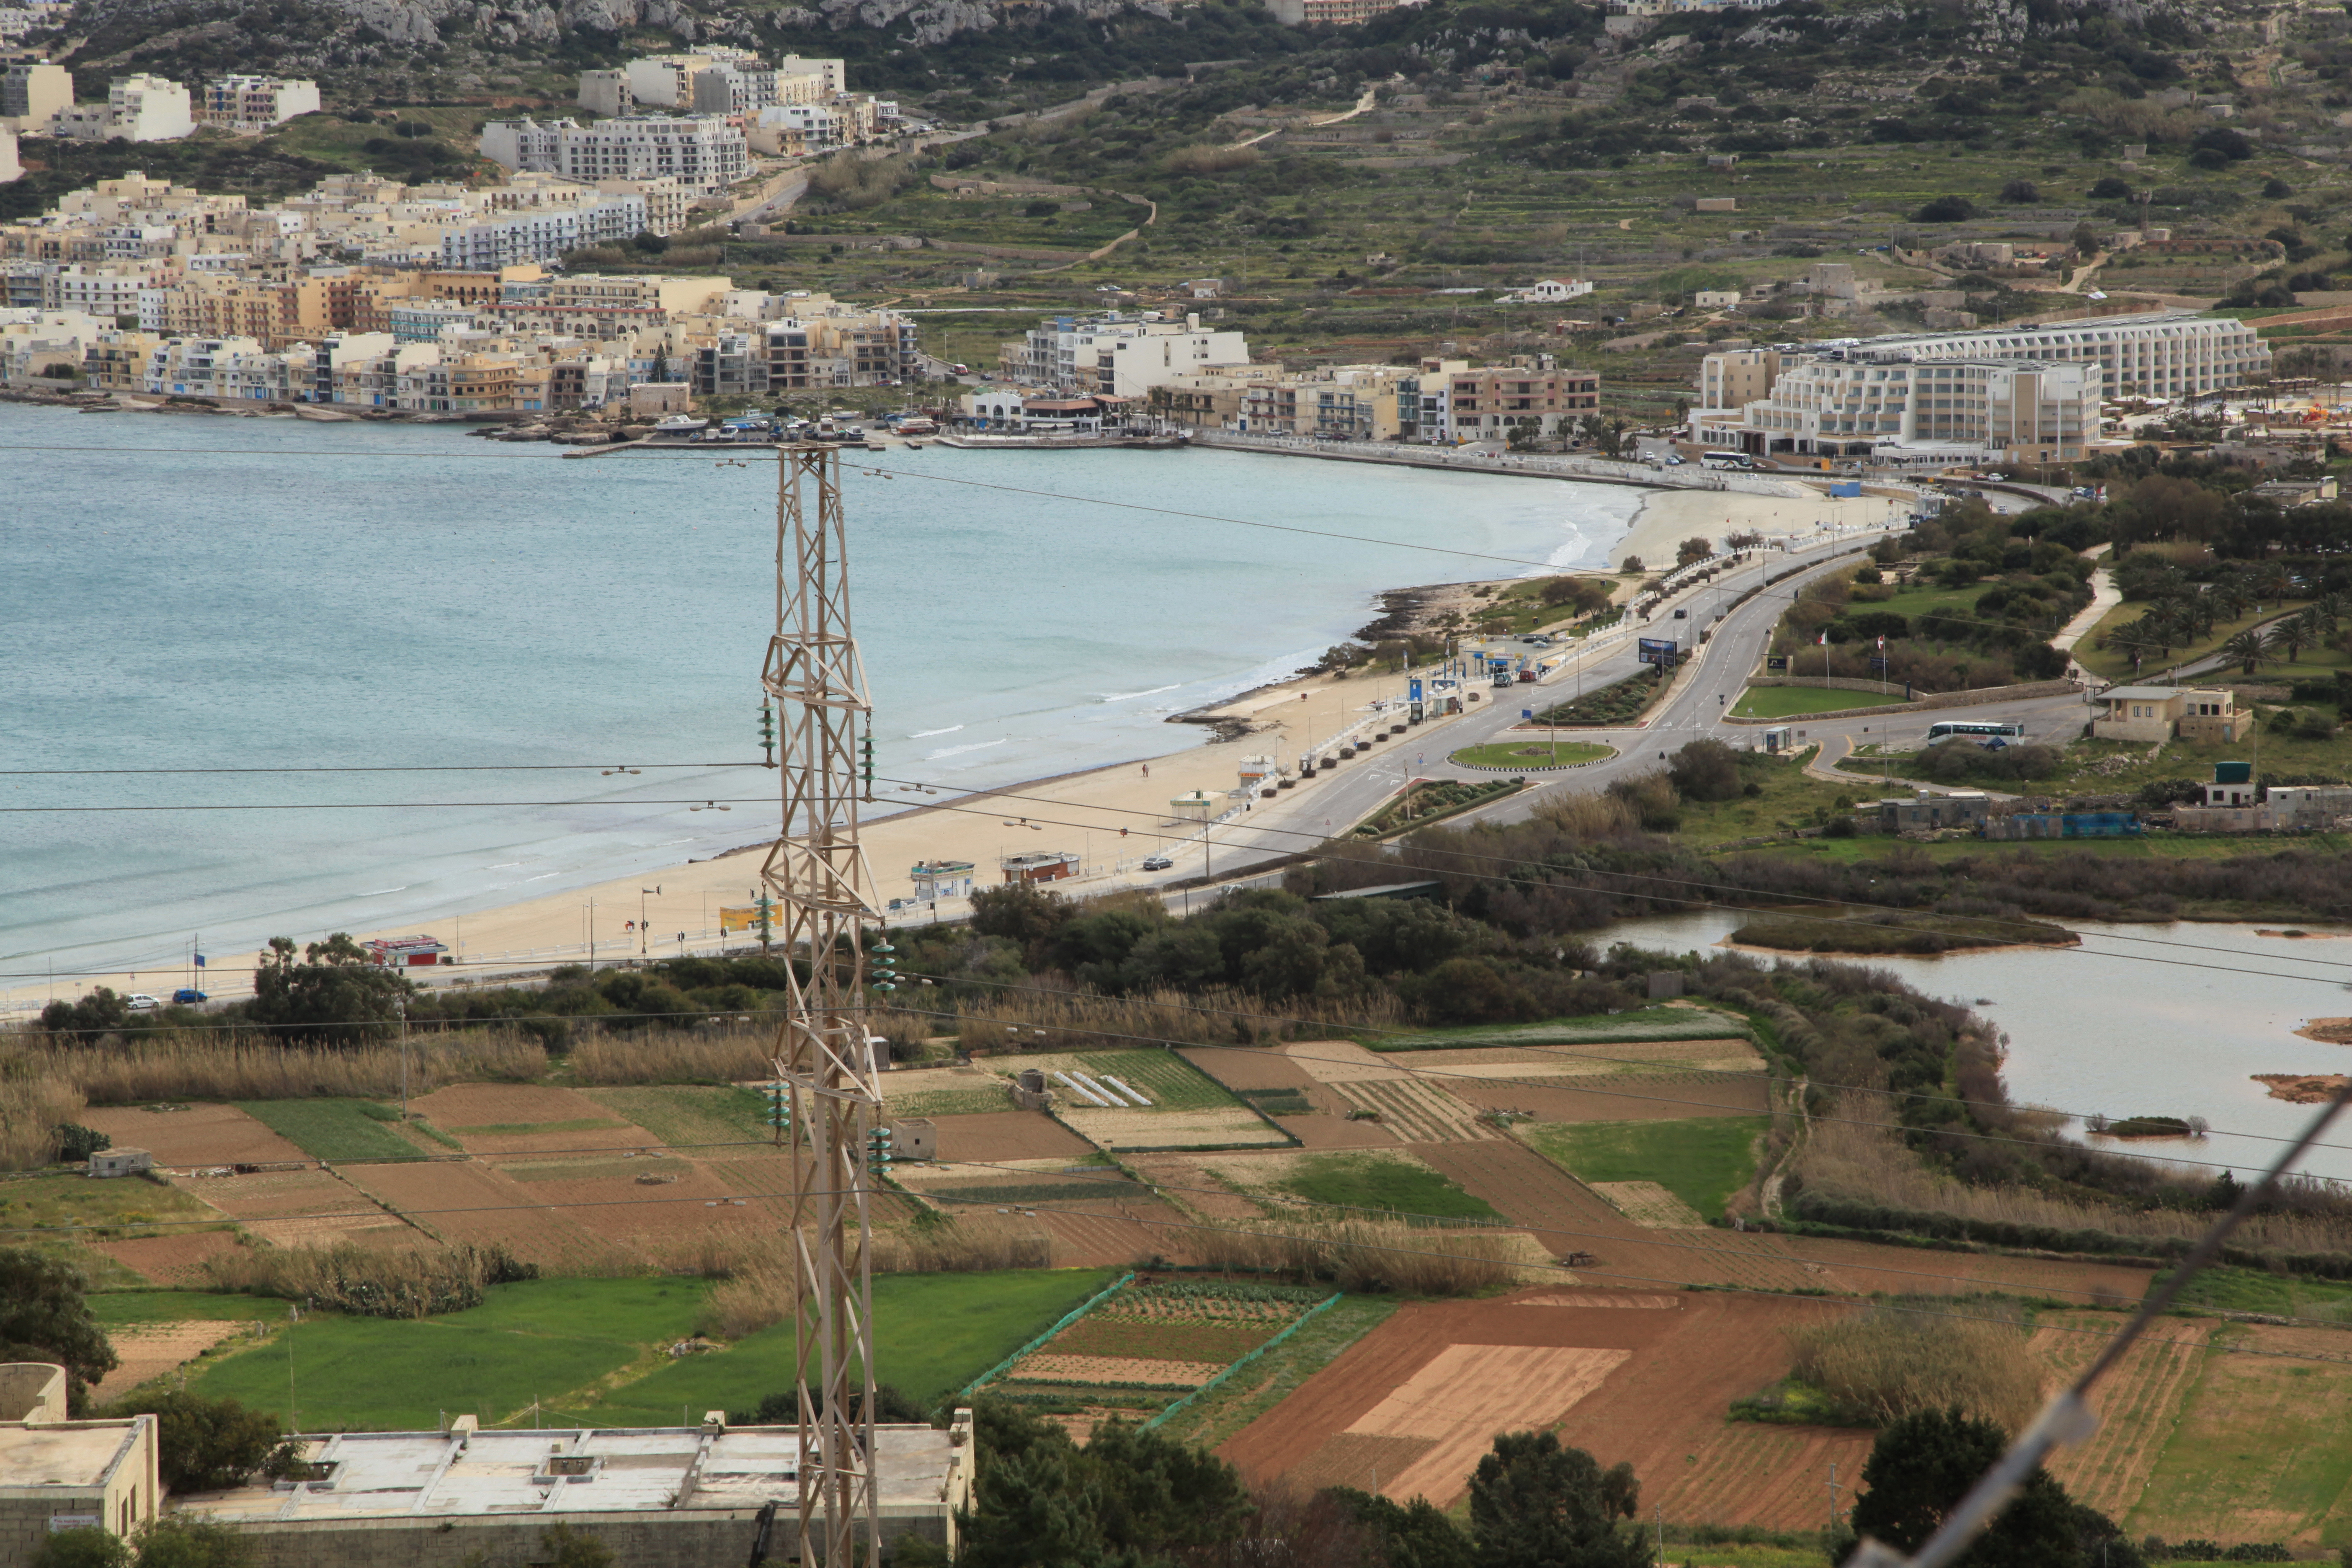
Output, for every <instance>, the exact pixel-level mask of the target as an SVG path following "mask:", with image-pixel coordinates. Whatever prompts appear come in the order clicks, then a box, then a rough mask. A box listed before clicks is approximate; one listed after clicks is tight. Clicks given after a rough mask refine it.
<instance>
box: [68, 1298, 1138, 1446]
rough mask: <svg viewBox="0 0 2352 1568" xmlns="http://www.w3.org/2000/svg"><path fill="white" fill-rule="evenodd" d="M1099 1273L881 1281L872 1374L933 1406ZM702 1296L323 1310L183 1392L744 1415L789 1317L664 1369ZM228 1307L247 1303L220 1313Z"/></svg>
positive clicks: (782, 1356)
mask: <svg viewBox="0 0 2352 1568" xmlns="http://www.w3.org/2000/svg"><path fill="white" fill-rule="evenodd" d="M1111 1278H1112V1276H1111V1275H1110V1274H1109V1273H1108V1271H1106V1270H1103V1269H1055V1270H1033V1271H1021V1272H1010V1273H1002V1274H891V1275H884V1276H881V1277H878V1278H877V1279H876V1280H875V1281H874V1310H875V1320H876V1322H875V1328H876V1334H877V1342H878V1343H879V1344H880V1346H881V1364H880V1366H879V1368H878V1370H879V1372H880V1373H881V1375H882V1377H883V1379H884V1380H885V1381H887V1382H889V1383H893V1384H897V1385H898V1386H899V1387H900V1388H902V1389H904V1390H905V1391H906V1392H907V1393H908V1394H912V1395H914V1396H915V1397H916V1398H919V1399H925V1400H929V1399H937V1398H940V1397H941V1396H942V1395H944V1394H950V1393H953V1392H954V1391H955V1390H956V1389H958V1388H961V1387H962V1386H963V1384H966V1383H969V1382H970V1381H971V1379H972V1378H974V1377H977V1376H979V1375H980V1374H981V1373H983V1372H985V1371H987V1370H988V1369H989V1368H990V1367H991V1366H992V1365H994V1364H995V1363H997V1362H999V1361H1001V1360H1003V1358H1004V1357H1005V1356H1008V1355H1010V1354H1012V1353H1013V1352H1014V1351H1016V1350H1018V1349H1019V1348H1020V1347H1021V1346H1022V1344H1024V1342H1027V1341H1028V1340H1029V1339H1030V1338H1032V1337H1034V1335H1036V1334H1039V1333H1041V1332H1043V1331H1045V1329H1046V1328H1047V1327H1048V1326H1049V1325H1050V1324H1051V1323H1052V1322H1053V1321H1054V1320H1055V1319H1056V1318H1058V1317H1060V1316H1061V1315H1062V1314H1063V1313H1065V1312H1066V1311H1068V1310H1070V1309H1072V1308H1073V1307H1076V1305H1078V1304H1079V1303H1080V1302H1081V1301H1084V1300H1086V1299H1087V1297H1088V1296H1090V1295H1092V1294H1093V1293H1094V1292H1096V1291H1097V1290H1099V1289H1101V1288H1102V1287H1103V1285H1104V1284H1106V1283H1108V1280H1109V1279H1111ZM705 1289H706V1288H705V1287H704V1285H703V1284H702V1283H701V1282H700V1281H698V1280H694V1279H674V1278H661V1279H535V1280H530V1281H526V1282H524V1283H520V1284H515V1285H499V1286H494V1287H492V1288H491V1289H490V1291H489V1292H488V1300H486V1301H484V1302H483V1304H482V1305H480V1306H478V1307H474V1308H470V1309H468V1310H465V1311H462V1312H451V1313H448V1314H446V1315H445V1316H442V1317H438V1318H427V1319H424V1320H422V1321H399V1320H392V1319H383V1318H347V1317H335V1316H328V1315H323V1314H322V1315H319V1316H314V1317H312V1318H310V1319H309V1320H308V1321H304V1322H302V1323H299V1324H298V1325H296V1326H294V1327H292V1328H289V1329H288V1330H287V1331H285V1332H283V1333H281V1334H279V1335H278V1337H277V1338H276V1339H274V1340H273V1341H271V1342H270V1343H268V1344H267V1345H264V1346H260V1347H257V1348H256V1349H253V1350H248V1351H243V1352H238V1353H237V1354H235V1355H231V1356H226V1357H223V1358H221V1359H219V1360H218V1361H216V1362H214V1363H210V1364H209V1365H207V1366H206V1367H205V1369H204V1371H203V1372H202V1373H198V1374H196V1375H194V1378H193V1380H192V1382H191V1384H190V1386H191V1387H194V1389H196V1390H197V1391H198V1392H199V1393H203V1394H215V1395H218V1394H229V1395H233V1396H235V1397H236V1398H237V1399H238V1400H240V1401H242V1402H244V1403H245V1404H247V1405H253V1406H255V1407H257V1408H259V1409H264V1410H268V1411H271V1412H273V1413H275V1414H276V1415H278V1416H279V1417H280V1418H281V1419H283V1418H284V1417H285V1415H286V1413H287V1408H288V1405H287V1400H288V1391H287V1379H288V1370H289V1362H290V1364H291V1368H292V1377H293V1395H294V1399H295V1401H296V1407H297V1408H298V1409H299V1413H300V1418H301V1423H302V1426H303V1427H304V1429H306V1430H309V1431H335V1430H351V1431H370V1430H373V1431H406V1430H424V1431H430V1430H432V1429H433V1428H434V1427H435V1426H436V1424H437V1423H438V1421H439V1419H440V1417H441V1415H443V1414H444V1413H446V1414H448V1415H459V1414H461V1413H464V1412H467V1411H471V1412H473V1413H475V1414H476V1415H479V1416H480V1417H481V1418H482V1423H483V1425H484V1426H489V1425H492V1424H494V1423H497V1422H499V1421H510V1420H511V1419H512V1418H513V1417H515V1416H516V1415H519V1414H520V1415H521V1416H522V1418H523V1419H524V1420H526V1421H527V1420H529V1419H530V1415H529V1411H530V1404H531V1401H532V1400H534V1399H538V1400H542V1401H544V1402H545V1408H546V1409H547V1412H548V1418H549V1419H550V1420H551V1421H571V1422H575V1423H578V1422H589V1423H595V1424H599V1425H603V1426H667V1425H670V1424H671V1423H672V1422H674V1421H676V1420H677V1412H678V1410H679V1408H680V1406H685V1407H686V1409H687V1412H688V1415H687V1418H688V1420H689V1421H693V1420H699V1419H700V1418H701V1415H702V1413H703V1412H704V1411H706V1410H717V1409H723V1408H731V1409H737V1410H740V1409H745V1408H748V1407H749V1406H751V1405H755V1404H757V1403H758V1401H759V1399H760V1397H761V1395H762V1394H768V1393H771V1392H772V1391H774V1390H776V1389H779V1388H782V1387H784V1386H786V1385H787V1384H789V1383H790V1382H791V1380H792V1363H793V1331H792V1327H791V1325H790V1324H780V1325H778V1326H777V1327H775V1328H772V1329H766V1330H763V1331H761V1332H759V1333H756V1334H753V1335H751V1336H750V1337H749V1338H747V1339H745V1340H743V1341H742V1342H740V1343H738V1344H736V1345H733V1346H731V1347H730V1348H728V1349H726V1350H721V1351H714V1352H709V1353H707V1354H704V1355H698V1356H693V1357H689V1358H687V1359H685V1360H682V1361H676V1362H673V1361H671V1360H670V1359H669V1358H668V1357H667V1354H666V1353H664V1352H665V1347H667V1345H669V1344H671V1343H673V1342H676V1341H677V1340H680V1339H683V1338H685V1337H686V1336H688V1334H690V1333H692V1332H693V1331H694V1329H695V1325H696V1322H697V1321H698V1319H699V1318H700V1316H701V1312H702V1304H703V1298H704V1294H705ZM141 1294H144V1295H149V1296H163V1295H167V1294H172V1293H169V1292H144V1293H141ZM105 1299H106V1298H103V1297H101V1298H100V1300H105ZM211 1300H213V1301H215V1302H218V1303H223V1305H222V1306H221V1307H220V1308H219V1309H218V1311H219V1315H223V1316H229V1317H253V1316H259V1315H264V1314H267V1313H268V1312H271V1311H273V1310H278V1304H277V1303H274V1302H268V1301H265V1300H263V1299H262V1298H259V1297H215V1298H212V1299H211ZM235 1302H242V1303H243V1310H237V1311H231V1310H227V1305H226V1304H228V1303H235ZM131 1310H134V1311H137V1310H157V1309H152V1308H149V1307H146V1306H144V1305H134V1306H133V1307H132V1308H131ZM207 1315H211V1314H210V1313H207ZM120 1321H147V1320H141V1319H133V1318H125V1319H121V1320H120Z"/></svg>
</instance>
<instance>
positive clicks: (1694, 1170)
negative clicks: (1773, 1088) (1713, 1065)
mask: <svg viewBox="0 0 2352 1568" xmlns="http://www.w3.org/2000/svg"><path fill="white" fill-rule="evenodd" d="M1768 1126H1769V1122H1768V1121H1766V1120H1765V1119H1764V1118H1762V1117H1755V1118H1749V1117H1700V1118H1694V1119H1691V1120H1688V1121H1615V1122H1604V1123H1601V1124H1599V1125H1591V1126H1579V1125H1575V1124H1563V1123H1560V1122H1553V1121H1534V1122H1527V1123H1523V1124H1521V1125H1520V1126H1518V1127H1517V1128H1515V1129H1514V1130H1513V1131H1515V1132H1516V1133H1517V1135H1518V1136H1519V1137H1520V1138H1521V1139H1523V1140H1524V1141H1525V1142H1527V1143H1528V1145H1529V1146H1530V1147H1532V1148H1534V1149H1535V1150H1536V1151H1537V1152H1538V1153H1541V1154H1542V1155H1544V1157H1545V1158H1547V1159H1549V1160H1552V1161H1554V1162H1556V1163H1559V1165H1560V1166H1561V1167H1563V1168H1564V1169H1566V1170H1568V1171H1570V1172H1572V1173H1575V1174H1576V1175H1578V1176H1580V1177H1581V1178H1583V1179H1584V1180H1585V1181H1588V1182H1655V1183H1657V1184H1659V1185H1661V1186H1663V1187H1664V1188H1665V1189H1666V1190H1667V1191H1668V1192H1670V1193H1672V1194H1674V1195H1675V1196H1676V1197H1678V1198H1680V1199H1681V1200H1682V1201H1683V1202H1684V1203H1685V1204H1688V1205H1690V1206H1691V1207H1692V1208H1694V1209H1696V1210H1697V1211H1698V1213H1699V1215H1700V1216H1701V1217H1702V1218H1705V1219H1712V1218H1715V1217H1716V1216H1717V1215H1721V1214H1722V1213H1723V1205H1725V1204H1726V1203H1727V1202H1728V1201H1729V1200H1730V1198H1731V1195H1732V1194H1734V1193H1737V1192H1738V1191H1739V1190H1740V1189H1741V1188H1742V1187H1745V1186H1746V1185H1747V1184H1748V1182H1749V1180H1750V1179H1752V1178H1753V1177H1754V1175H1755V1173H1756V1155H1755V1148H1756V1144H1757V1141H1758V1140H1759V1139H1760V1138H1761V1137H1762V1136H1763V1134H1764V1131H1765V1130H1766V1128H1767V1127H1768Z"/></svg>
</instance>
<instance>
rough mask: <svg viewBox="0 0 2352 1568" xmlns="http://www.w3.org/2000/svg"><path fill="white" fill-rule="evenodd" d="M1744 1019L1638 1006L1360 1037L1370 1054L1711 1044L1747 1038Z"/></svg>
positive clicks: (1696, 1010)
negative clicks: (1624, 1010)
mask: <svg viewBox="0 0 2352 1568" xmlns="http://www.w3.org/2000/svg"><path fill="white" fill-rule="evenodd" d="M1747 1034H1748V1020H1747V1019H1745V1018H1743V1017H1740V1016H1738V1014H1736V1013H1720V1012H1717V1011H1716V1010H1715V1009H1714V1008H1712V1007H1640V1008H1636V1009H1634V1010H1633V1011H1632V1012H1627V1013H1595V1014H1590V1015H1587V1016H1583V1017H1580V1018H1553V1019H1549V1020H1548V1021H1547V1022H1544V1023H1541V1024H1510V1025H1505V1026H1496V1025H1492V1024H1465V1025H1462V1026H1457V1027H1454V1028H1450V1029H1427V1030H1423V1032H1421V1033H1419V1034H1412V1035H1370V1034H1367V1035H1364V1036H1362V1037H1361V1038H1360V1044H1362V1045H1363V1046H1365V1047H1368V1048H1370V1049H1371V1050H1375V1051H1431V1050H1446V1049H1451V1048H1453V1047H1475V1046H1594V1045H1611V1044H1619V1043H1623V1042H1627V1041H1633V1040H1716V1039H1727V1038H1730V1037H1735V1036H1738V1037H1745V1036H1746V1035H1747Z"/></svg>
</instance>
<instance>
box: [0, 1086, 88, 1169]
mask: <svg viewBox="0 0 2352 1568" xmlns="http://www.w3.org/2000/svg"><path fill="white" fill-rule="evenodd" d="M86 1103H87V1101H86V1100H84V1098H83V1095H82V1092H81V1090H80V1089H77V1088H76V1087H75V1086H74V1085H73V1084H71V1083H69V1082H67V1081H65V1080H63V1079H56V1078H48V1077H42V1076H38V1075H37V1073H36V1072H35V1071H33V1070H32V1069H31V1068H20V1067H19V1066H18V1064H16V1063H15V1062H14V1061H8V1062H0V1171H37V1170H39V1169H40V1168H41V1167H42V1166H43V1165H46V1164H48V1163H50V1162H51V1161H53V1160H55V1159H56V1158H57V1157H58V1126H59V1124H61V1123H63V1122H68V1121H73V1120H74V1118H76V1117H77V1116H79V1115H80V1114H81V1110H82V1107H83V1105H84V1104H86Z"/></svg>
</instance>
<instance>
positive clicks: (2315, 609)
mask: <svg viewBox="0 0 2352 1568" xmlns="http://www.w3.org/2000/svg"><path fill="white" fill-rule="evenodd" d="M2304 614H2305V615H2306V616H2310V617H2312V621H2313V624H2314V625H2315V626H2318V627H2319V629H2320V631H2321V632H2322V633H2323V634H2325V635H2326V636H2327V637H2334V636H2335V635H2336V633H2337V632H2338V631H2340V630H2342V629H2343V626H2344V622H2345V621H2346V619H2347V617H2352V599H2347V598H2346V597H2345V596H2344V595H2341V594H2322V595H2319V597H2317V598H2316V599H2314V600H2313V601H2312V602H2311V607H2310V608H2309V609H2307V610H2305V611H2304Z"/></svg>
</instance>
